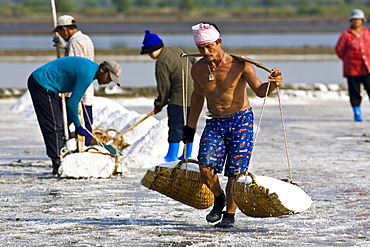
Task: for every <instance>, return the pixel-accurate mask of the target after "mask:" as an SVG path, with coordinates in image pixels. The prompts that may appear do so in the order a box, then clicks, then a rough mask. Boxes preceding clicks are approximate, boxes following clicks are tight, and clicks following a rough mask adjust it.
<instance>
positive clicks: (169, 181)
mask: <svg viewBox="0 0 370 247" xmlns="http://www.w3.org/2000/svg"><path fill="white" fill-rule="evenodd" d="M185 161H186V160H182V161H180V162H179V163H178V165H177V166H175V167H173V168H168V167H161V166H156V167H155V171H151V170H148V171H147V172H146V174H145V176H144V178H143V179H142V180H141V184H142V185H143V186H145V187H147V188H148V189H151V190H155V191H157V192H159V193H161V194H163V195H165V196H168V197H170V198H172V199H174V200H176V201H179V202H181V203H184V204H186V205H188V206H191V207H194V208H196V209H206V208H209V207H210V206H212V205H213V202H214V196H213V193H212V191H211V190H210V189H209V188H208V187H207V186H206V185H205V184H204V183H203V181H202V179H201V177H200V173H199V172H196V171H190V170H185V169H181V165H182V164H183V163H185ZM187 161H188V162H193V163H197V164H198V161H196V160H191V159H188V160H187Z"/></svg>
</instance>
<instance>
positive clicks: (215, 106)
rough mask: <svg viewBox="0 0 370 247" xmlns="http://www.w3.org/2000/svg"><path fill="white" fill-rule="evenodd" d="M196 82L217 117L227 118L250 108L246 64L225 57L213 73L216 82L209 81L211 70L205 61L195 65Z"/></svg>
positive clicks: (210, 109)
mask: <svg viewBox="0 0 370 247" xmlns="http://www.w3.org/2000/svg"><path fill="white" fill-rule="evenodd" d="M195 66H196V67H195V70H196V71H197V77H196V81H197V82H198V83H199V85H200V87H201V88H202V90H203V93H204V95H205V97H206V100H207V107H208V110H209V111H210V112H211V113H212V114H213V115H217V116H227V115H231V114H234V113H236V112H238V111H240V110H243V109H246V108H248V107H250V104H249V100H248V97H247V91H246V84H247V82H246V78H245V76H243V71H244V68H245V66H246V65H245V63H243V62H240V61H237V60H235V59H233V58H232V57H231V56H229V55H227V56H225V59H224V61H223V62H222V63H221V64H220V66H219V67H217V68H216V70H214V71H212V74H213V77H214V80H209V75H210V71H209V70H210V69H209V66H208V62H207V61H206V60H205V59H201V60H199V62H198V63H197V64H196V65H195Z"/></svg>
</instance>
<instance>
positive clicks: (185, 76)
mask: <svg viewBox="0 0 370 247" xmlns="http://www.w3.org/2000/svg"><path fill="white" fill-rule="evenodd" d="M184 63H185V64H184ZM181 69H182V71H181V72H182V73H181V81H182V89H183V90H182V111H183V117H184V125H186V124H187V112H188V111H187V107H188V97H187V96H188V95H187V91H188V84H189V57H185V61H184V60H182V66H181ZM186 146H187V145H186V143H184V159H185V160H187V156H188V150H187V147H186ZM186 163H187V162H186Z"/></svg>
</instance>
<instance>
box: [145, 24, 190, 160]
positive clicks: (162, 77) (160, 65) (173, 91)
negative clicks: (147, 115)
mask: <svg viewBox="0 0 370 247" xmlns="http://www.w3.org/2000/svg"><path fill="white" fill-rule="evenodd" d="M182 53H186V51H185V50H184V49H183V48H181V47H180V46H164V44H163V41H162V39H161V38H160V37H159V36H158V35H157V34H154V33H151V32H150V31H149V30H146V31H145V36H144V40H143V46H142V47H141V52H140V54H148V55H149V56H150V57H151V58H152V59H155V60H156V62H155V78H156V81H157V92H158V96H157V98H156V99H155V100H154V110H153V111H154V113H155V114H157V113H159V112H160V111H161V110H162V108H163V107H164V106H166V105H167V116H168V128H169V131H168V143H169V147H168V152H167V154H166V156H165V157H164V159H165V161H166V162H170V161H175V160H178V159H183V158H184V154H183V155H181V157H178V153H179V147H180V141H181V140H182V136H183V133H182V128H183V126H184V109H183V108H184V100H185V101H186V102H190V94H191V92H192V90H193V80H192V79H191V76H190V73H189V72H190V71H187V72H186V73H188V75H187V78H190V80H189V81H188V82H187V83H186V85H185V88H184V87H183V82H182V79H183V77H182V76H183V75H182V66H183V60H184V61H185V58H181V56H180V55H181V54H182ZM195 62H196V59H195V58H194V57H192V58H190V59H189V62H188V65H187V67H188V68H191V66H192V64H193V63H195ZM184 65H185V63H184ZM184 93H185V97H186V98H183V94H184ZM186 109H187V113H188V112H189V106H188V105H186ZM192 146H193V143H192V142H191V143H190V142H189V143H188V144H187V145H186V149H184V150H186V157H185V158H189V157H190V156H191V151H192Z"/></svg>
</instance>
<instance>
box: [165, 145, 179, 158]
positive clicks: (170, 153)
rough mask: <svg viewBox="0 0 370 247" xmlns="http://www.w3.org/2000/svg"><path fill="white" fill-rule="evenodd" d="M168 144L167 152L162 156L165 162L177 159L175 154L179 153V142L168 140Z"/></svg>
mask: <svg viewBox="0 0 370 247" xmlns="http://www.w3.org/2000/svg"><path fill="white" fill-rule="evenodd" d="M169 144H170V146H169V147H168V152H167V154H166V156H165V157H164V160H165V161H166V162H171V161H175V160H178V159H177V155H178V154H179V147H180V143H179V142H170V143H169Z"/></svg>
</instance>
